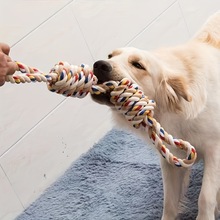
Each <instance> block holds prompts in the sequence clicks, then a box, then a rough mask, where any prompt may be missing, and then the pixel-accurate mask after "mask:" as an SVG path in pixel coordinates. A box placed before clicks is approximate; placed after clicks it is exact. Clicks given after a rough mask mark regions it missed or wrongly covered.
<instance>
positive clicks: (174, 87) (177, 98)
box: [157, 76, 192, 111]
mask: <svg viewBox="0 0 220 220" xmlns="http://www.w3.org/2000/svg"><path fill="white" fill-rule="evenodd" d="M159 95H160V96H161V97H159ZM157 98H158V99H159V100H160V102H162V103H161V104H163V105H165V106H166V107H167V108H168V109H170V110H178V111H181V110H182V109H181V101H182V100H181V99H182V98H183V99H185V100H186V101H188V102H191V101H192V96H191V95H190V94H189V92H188V88H187V84H186V82H185V79H184V78H183V77H175V76H174V77H169V78H168V79H165V78H163V79H162V80H161V83H160V85H159V88H158V91H157Z"/></svg>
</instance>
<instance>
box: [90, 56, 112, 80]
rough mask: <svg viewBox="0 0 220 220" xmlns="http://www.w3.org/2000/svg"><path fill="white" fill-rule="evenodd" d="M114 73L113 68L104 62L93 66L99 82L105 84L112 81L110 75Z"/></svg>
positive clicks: (97, 62) (98, 62)
mask: <svg viewBox="0 0 220 220" xmlns="http://www.w3.org/2000/svg"><path fill="white" fill-rule="evenodd" d="M111 71H112V66H111V65H110V64H109V63H108V62H107V61H104V60H99V61H96V62H95V63H94V64H93V72H94V74H95V76H96V77H97V78H98V81H99V82H105V81H108V80H110V73H111Z"/></svg>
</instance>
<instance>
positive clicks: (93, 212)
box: [17, 129, 203, 220]
mask: <svg viewBox="0 0 220 220" xmlns="http://www.w3.org/2000/svg"><path fill="white" fill-rule="evenodd" d="M202 169H203V168H202V165H201V164H196V165H194V166H193V171H192V173H193V176H194V178H193V179H191V182H190V188H189V191H188V194H187V197H188V199H189V203H188V205H187V206H188V208H186V210H185V212H184V213H183V214H181V216H180V219H182V220H192V219H195V218H196V213H197V199H198V193H199V190H200V187H201V177H202ZM162 206H163V188H162V178H161V171H160V165H159V156H158V154H157V153H156V151H155V150H154V149H150V147H148V146H146V144H145V143H144V142H143V141H142V140H140V139H139V138H137V137H136V136H134V135H132V134H130V133H128V132H125V131H121V130H116V129H113V130H111V131H110V132H109V133H107V134H106V135H105V137H104V138H103V139H101V140H100V141H99V143H97V144H95V145H94V146H93V148H92V149H90V150H89V151H88V152H87V153H86V154H84V155H82V156H81V157H80V158H79V159H78V160H77V161H75V162H74V163H73V164H72V166H71V167H70V168H69V169H68V170H67V171H66V172H65V174H64V175H63V176H61V177H60V178H59V179H58V180H57V181H56V182H55V183H54V184H53V185H52V186H50V187H49V188H48V189H47V190H46V191H45V192H44V193H43V194H42V195H41V196H40V197H39V198H38V199H37V200H36V201H35V202H34V203H32V204H31V205H30V206H29V207H28V208H27V209H26V210H25V211H24V212H23V213H22V214H21V215H20V216H18V217H17V220H49V219H53V220H156V219H160V218H161V215H162Z"/></svg>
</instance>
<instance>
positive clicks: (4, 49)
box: [0, 43, 10, 55]
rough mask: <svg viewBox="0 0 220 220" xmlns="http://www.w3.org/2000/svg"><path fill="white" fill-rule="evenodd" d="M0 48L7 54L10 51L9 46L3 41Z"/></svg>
mask: <svg viewBox="0 0 220 220" xmlns="http://www.w3.org/2000/svg"><path fill="white" fill-rule="evenodd" d="M0 50H1V51H2V52H3V53H5V54H7V55H8V54H9V52H10V47H9V45H8V44H5V43H0Z"/></svg>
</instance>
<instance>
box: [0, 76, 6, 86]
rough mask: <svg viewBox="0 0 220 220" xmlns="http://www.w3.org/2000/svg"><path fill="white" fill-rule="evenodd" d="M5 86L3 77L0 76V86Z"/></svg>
mask: <svg viewBox="0 0 220 220" xmlns="http://www.w3.org/2000/svg"><path fill="white" fill-rule="evenodd" d="M4 84H5V77H4V76H0V86H3V85H4Z"/></svg>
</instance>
